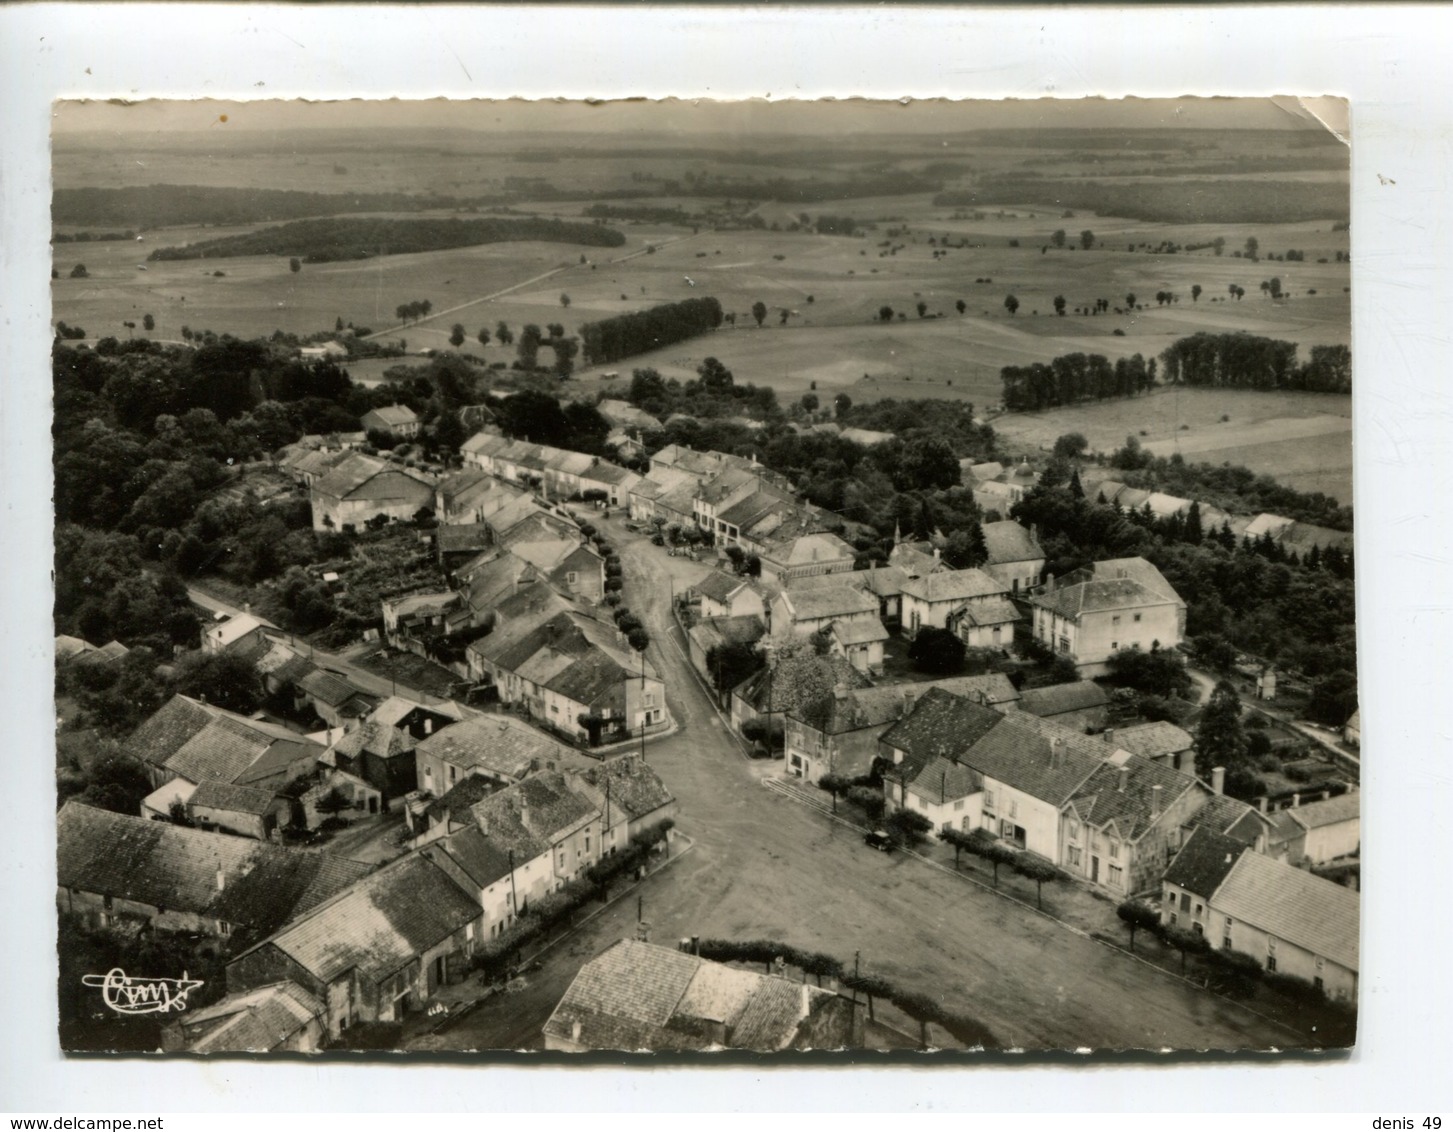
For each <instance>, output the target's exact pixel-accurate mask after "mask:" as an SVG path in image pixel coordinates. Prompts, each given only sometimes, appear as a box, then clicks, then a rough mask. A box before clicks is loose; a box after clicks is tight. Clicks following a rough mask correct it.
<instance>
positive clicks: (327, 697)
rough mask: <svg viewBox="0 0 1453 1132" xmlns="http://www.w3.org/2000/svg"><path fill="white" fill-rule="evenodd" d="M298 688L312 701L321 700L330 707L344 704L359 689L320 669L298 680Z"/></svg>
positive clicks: (341, 678)
mask: <svg viewBox="0 0 1453 1132" xmlns="http://www.w3.org/2000/svg"><path fill="white" fill-rule="evenodd" d="M298 688H299V689H300V690H302V691H303V692H306V693H307V694H308V695H309V696H311V697H312V698H313V699H315V700H321V701H322V702H323V703H325V704H328V705H330V706H332V707H338V706H339V705H341V704H345V703H347V702H348V701H349V700H350V699H352V698H353V697H354V696H356V695H358V694H359V689H357V688H355V687H354V686H353V685H352V684H350V683H349V682H348V681H347V680H345V679H344V678H343V677H342V676H338V675H335V674H334V673H332V672H326V671H324V670H323V669H321V668H316V669H314V670H313V671H312V672H310V673H308V674H307V675H306V676H304V677H303V678H302V679H301V680H299V681H298Z"/></svg>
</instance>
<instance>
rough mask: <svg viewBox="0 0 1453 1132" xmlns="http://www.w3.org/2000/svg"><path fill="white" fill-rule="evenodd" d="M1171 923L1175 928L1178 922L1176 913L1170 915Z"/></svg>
mask: <svg viewBox="0 0 1453 1132" xmlns="http://www.w3.org/2000/svg"><path fill="white" fill-rule="evenodd" d="M1170 922H1171V924H1172V926H1174V924H1175V922H1176V914H1175V913H1174V912H1172V913H1171V914H1170Z"/></svg>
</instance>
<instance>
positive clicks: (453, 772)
mask: <svg viewBox="0 0 1453 1132" xmlns="http://www.w3.org/2000/svg"><path fill="white" fill-rule="evenodd" d="M458 777H459V768H458V767H456V766H451V767H450V768H449V785H450V786H453V785H454V781H455V779H457V778H458Z"/></svg>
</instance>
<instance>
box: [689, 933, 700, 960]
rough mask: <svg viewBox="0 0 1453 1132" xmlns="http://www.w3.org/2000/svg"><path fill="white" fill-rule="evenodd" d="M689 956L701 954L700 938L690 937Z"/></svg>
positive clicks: (696, 936)
mask: <svg viewBox="0 0 1453 1132" xmlns="http://www.w3.org/2000/svg"><path fill="white" fill-rule="evenodd" d="M691 954H692V955H697V956H699V955H700V954H701V937H700V936H699V935H694V936H692V937H691Z"/></svg>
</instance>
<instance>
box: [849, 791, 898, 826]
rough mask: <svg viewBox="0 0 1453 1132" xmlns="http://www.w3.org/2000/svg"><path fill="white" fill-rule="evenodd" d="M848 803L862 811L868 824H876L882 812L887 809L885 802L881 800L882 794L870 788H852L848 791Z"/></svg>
mask: <svg viewBox="0 0 1453 1132" xmlns="http://www.w3.org/2000/svg"><path fill="white" fill-rule="evenodd" d="M848 801H849V802H851V803H852V804H853V805H855V806H857V807H858V808H859V809H861V810H862V811H863V813H864V814H865V815H867V818H868V820H869V821H870V822H875V823H876V822H878V821H880V820H881V819H882V817H883V811H884V810H886V809H887V808H888V804H887V802H885V801H884V800H883V792H882V791H881V790H874V789H873V788H872V787H871V786H854V787H852V789H850V790H849V791H848Z"/></svg>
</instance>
